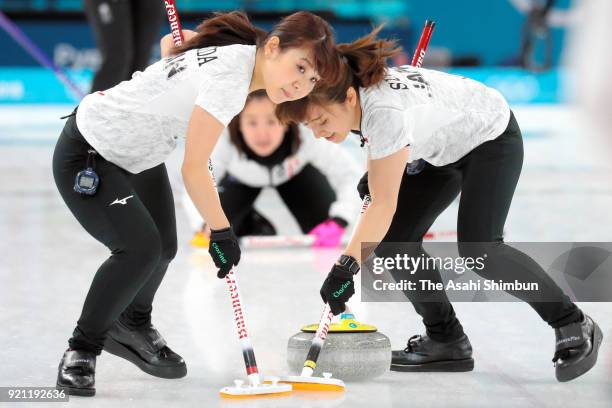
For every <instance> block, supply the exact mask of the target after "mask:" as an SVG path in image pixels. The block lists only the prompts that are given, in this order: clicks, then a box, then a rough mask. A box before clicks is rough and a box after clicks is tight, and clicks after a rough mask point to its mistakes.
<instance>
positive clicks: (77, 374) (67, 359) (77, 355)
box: [55, 349, 96, 397]
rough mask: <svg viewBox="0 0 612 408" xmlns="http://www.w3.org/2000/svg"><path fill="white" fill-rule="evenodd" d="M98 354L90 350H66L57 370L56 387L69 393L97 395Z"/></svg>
mask: <svg viewBox="0 0 612 408" xmlns="http://www.w3.org/2000/svg"><path fill="white" fill-rule="evenodd" d="M95 385H96V355H95V354H94V353H92V352H90V351H83V350H70V349H68V350H66V352H65V353H64V356H63V357H62V361H60V363H59V367H58V370H57V383H56V385H55V388H57V389H58V390H64V391H65V392H66V393H67V394H69V395H78V396H81V397H93V396H94V395H96V388H95Z"/></svg>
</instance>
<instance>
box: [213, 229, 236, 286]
mask: <svg viewBox="0 0 612 408" xmlns="http://www.w3.org/2000/svg"><path fill="white" fill-rule="evenodd" d="M208 253H209V254H210V256H211V258H212V259H213V261H214V262H215V266H216V267H217V268H219V272H217V277H218V278H219V279H223V278H225V275H227V274H228V273H229V271H230V270H231V269H232V267H233V266H234V265H238V262H240V246H239V245H238V238H237V237H236V234H234V230H232V228H231V227H229V228H225V229H222V230H217V231H215V230H212V229H211V230H210V245H209V246H208Z"/></svg>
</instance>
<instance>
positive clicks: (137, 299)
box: [53, 115, 177, 354]
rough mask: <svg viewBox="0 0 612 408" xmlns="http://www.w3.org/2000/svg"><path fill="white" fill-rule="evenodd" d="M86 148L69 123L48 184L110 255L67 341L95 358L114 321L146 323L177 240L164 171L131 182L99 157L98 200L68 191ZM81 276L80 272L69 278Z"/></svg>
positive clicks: (131, 177) (73, 124)
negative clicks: (50, 183) (51, 179)
mask: <svg viewBox="0 0 612 408" xmlns="http://www.w3.org/2000/svg"><path fill="white" fill-rule="evenodd" d="M90 148H91V147H90V146H89V144H87V142H86V141H85V139H84V138H83V136H82V135H81V134H80V132H79V130H78V129H77V126H76V120H75V117H74V115H73V116H71V117H70V118H69V119H68V121H67V122H66V125H65V127H64V130H63V131H62V133H61V135H60V138H59V140H58V142H57V145H56V147H55V152H54V154H53V177H54V178H55V184H56V185H57V188H58V190H59V192H60V194H61V196H62V198H63V199H64V202H65V203H66V205H67V206H68V208H69V209H70V211H71V212H72V214H73V215H74V216H75V217H76V219H77V220H78V221H79V223H81V225H82V226H83V228H85V230H87V232H88V233H89V234H90V235H91V236H93V237H94V238H95V239H97V240H98V241H100V242H101V243H103V244H104V245H106V246H107V247H108V249H109V250H110V252H111V255H110V257H109V258H108V259H107V260H106V261H104V263H102V265H101V266H100V268H99V269H98V271H97V272H96V275H95V277H94V279H93V282H92V283H91V287H90V289H89V293H88V294H87V297H86V298H85V304H84V305H83V311H82V313H81V317H80V318H79V320H78V323H77V327H76V328H75V330H74V333H73V336H72V338H71V339H70V340H69V345H70V347H71V348H72V349H84V350H89V351H93V352H95V353H98V354H99V353H100V352H101V350H102V346H103V344H104V339H105V335H106V332H107V330H108V329H109V327H110V326H111V325H112V324H113V323H114V322H115V320H117V319H118V318H121V320H122V321H123V322H124V323H126V324H128V325H129V326H131V327H142V326H145V325H147V324H149V323H150V319H151V310H152V306H151V305H152V303H153V297H154V296H155V292H156V291H157V288H158V287H159V285H160V283H161V281H162V279H163V277H164V274H165V273H166V269H167V268H168V264H169V263H170V261H171V260H172V259H173V258H174V256H175V255H176V250H177V236H176V220H175V214H174V200H173V197H172V190H171V188H170V182H169V180H168V174H167V172H166V167H165V165H164V164H161V165H159V166H157V167H155V168H152V169H150V170H146V171H144V172H142V173H139V174H138V175H133V174H131V173H129V172H127V171H125V170H123V169H121V168H120V167H118V166H116V165H114V164H112V163H110V162H108V161H106V160H104V159H103V158H102V157H100V156H99V155H98V156H97V157H96V166H95V170H96V172H97V173H98V175H99V176H100V186H99V188H98V191H97V193H96V194H95V195H94V196H84V195H81V194H79V193H76V192H75V191H74V190H73V186H74V179H75V176H76V174H77V173H78V172H79V171H80V170H82V169H83V168H84V167H85V163H86V157H87V150H88V149H90ZM117 201H119V202H117ZM123 203H125V204H123ZM72 245H73V246H74V248H73V250H72V256H86V255H87V254H83V253H81V251H79V249H78V245H76V242H75V243H73V244H72ZM79 272H81V273H83V272H84V271H74V273H79Z"/></svg>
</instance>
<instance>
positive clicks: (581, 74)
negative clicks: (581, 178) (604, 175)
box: [564, 0, 612, 163]
mask: <svg viewBox="0 0 612 408" xmlns="http://www.w3.org/2000/svg"><path fill="white" fill-rule="evenodd" d="M576 15H577V17H578V21H576V22H575V24H574V26H573V27H572V30H571V32H570V36H569V37H568V42H567V48H566V53H565V55H564V60H565V64H566V65H567V66H568V68H569V70H570V75H569V78H570V81H568V83H569V86H570V88H571V91H572V96H573V97H575V99H576V101H577V102H578V106H579V109H580V113H581V114H583V115H584V120H585V124H586V125H587V126H588V127H589V128H588V132H587V134H588V135H590V139H589V140H590V142H591V146H592V148H591V149H590V151H589V152H588V154H590V155H595V158H597V159H599V160H603V162H604V163H606V162H607V163H609V159H610V156H612V115H610V107H609V105H608V101H609V99H610V95H612V79H611V78H610V72H612V43H611V42H610V38H612V25H611V24H610V23H611V21H612V2H611V1H609V0H583V1H579V2H577V5H576Z"/></svg>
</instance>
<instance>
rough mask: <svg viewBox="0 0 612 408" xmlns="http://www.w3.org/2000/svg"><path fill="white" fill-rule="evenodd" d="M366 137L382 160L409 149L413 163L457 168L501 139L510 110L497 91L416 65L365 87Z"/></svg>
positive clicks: (363, 123) (391, 70) (372, 151)
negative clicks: (490, 142)
mask: <svg viewBox="0 0 612 408" xmlns="http://www.w3.org/2000/svg"><path fill="white" fill-rule="evenodd" d="M359 95H360V99H361V110H362V118H361V133H362V135H363V136H364V137H365V138H366V140H367V143H368V150H369V156H370V158H371V159H373V160H376V159H380V158H383V157H385V156H389V155H391V154H393V153H395V152H397V151H399V150H400V149H402V148H404V147H406V146H410V147H409V161H413V160H418V159H424V160H425V161H427V162H429V163H431V164H433V165H434V166H444V165H446V164H449V163H453V162H455V161H457V160H459V159H460V158H462V157H463V156H465V155H466V154H468V153H469V152H470V151H472V150H473V149H474V148H476V147H477V146H479V145H480V144H482V143H484V142H486V141H488V140H492V139H495V138H496V137H498V136H500V135H501V134H502V133H503V132H504V130H505V129H506V127H507V126H508V122H509V120H510V107H509V106H508V103H507V102H506V100H505V99H504V97H503V96H502V95H501V94H500V93H499V92H498V91H496V90H495V89H492V88H489V87H487V86H485V85H483V84H481V83H480V82H476V81H473V80H471V79H468V78H464V77H460V76H456V75H451V74H447V73H444V72H439V71H433V70H429V69H424V68H415V67H412V66H401V67H395V68H389V69H388V71H387V75H386V76H385V79H384V81H381V83H379V84H377V85H375V86H372V87H369V88H360V89H359Z"/></svg>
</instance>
